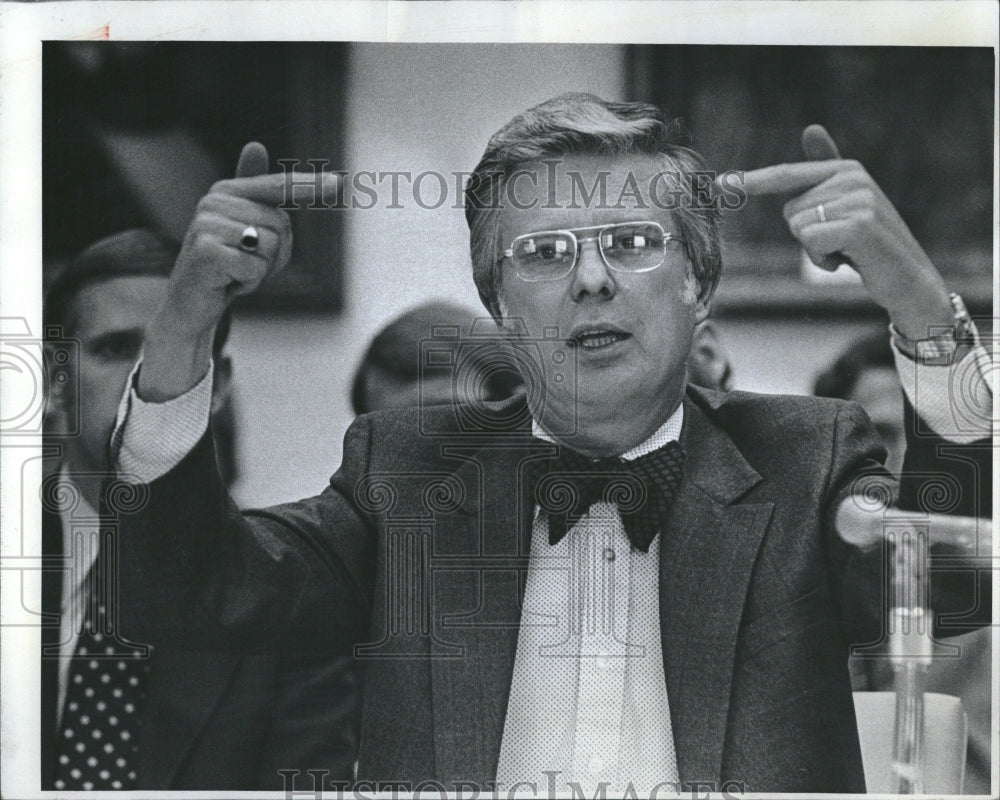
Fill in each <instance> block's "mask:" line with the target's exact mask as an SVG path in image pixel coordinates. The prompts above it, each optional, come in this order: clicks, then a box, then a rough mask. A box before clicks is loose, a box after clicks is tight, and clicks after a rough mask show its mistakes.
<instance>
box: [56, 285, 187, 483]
mask: <svg viewBox="0 0 1000 800" xmlns="http://www.w3.org/2000/svg"><path fill="white" fill-rule="evenodd" d="M166 290H167V279H166V278H165V277H158V276H129V277H121V278H109V279H107V280H102V281H98V282H96V283H91V284H89V285H87V286H84V287H83V288H82V289H81V290H80V291H79V292H78V293H77V294H76V296H75V298H74V300H73V305H72V309H71V310H70V311H71V314H70V318H71V320H72V323H73V324H72V326H71V327H72V332H71V334H70V335H71V337H73V338H76V339H78V340H79V342H80V362H79V367H78V369H79V375H78V376H77V377H78V383H79V390H80V395H79V397H78V398H76V399H75V404H76V406H77V407H78V408H79V414H80V434H79V436H77V437H75V438H74V439H73V440H72V441H71V442H70V443H69V444H68V448H67V458H68V461H69V463H70V466H71V468H72V469H76V470H96V471H99V470H104V469H106V468H107V465H106V463H105V459H106V452H107V446H108V441H109V440H110V438H111V431H112V429H113V427H114V423H115V415H116V414H117V411H118V403H119V401H120V400H121V397H122V392H123V390H124V388H125V382H126V380H127V379H128V375H129V372H131V370H132V367H133V366H135V362H136V359H137V358H138V356H139V352H140V350H141V348H142V338H143V334H144V332H145V329H146V325H147V324H148V323H149V321H150V320H151V319H152V318H153V315H154V313H155V312H156V311H157V309H158V308H159V306H160V304H161V302H162V301H163V298H164V296H165V294H166ZM75 383H76V381H72V380H71V381H70V385H74V384H75ZM66 401H67V402H70V403H72V402H74V399H73V398H66Z"/></svg>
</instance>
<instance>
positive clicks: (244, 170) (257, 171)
mask: <svg viewBox="0 0 1000 800" xmlns="http://www.w3.org/2000/svg"><path fill="white" fill-rule="evenodd" d="M267 168H268V158H267V148H266V147H264V145H262V144H261V143H260V142H248V143H247V144H245V145H243V150H242V151H241V152H240V160H239V162H238V163H237V165H236V177H237V178H256V177H257V176H258V175H266V174H267Z"/></svg>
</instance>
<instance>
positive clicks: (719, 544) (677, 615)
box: [660, 395, 772, 785]
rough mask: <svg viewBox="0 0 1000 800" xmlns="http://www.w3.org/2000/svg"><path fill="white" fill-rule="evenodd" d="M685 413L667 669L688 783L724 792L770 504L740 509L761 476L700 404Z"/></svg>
mask: <svg viewBox="0 0 1000 800" xmlns="http://www.w3.org/2000/svg"><path fill="white" fill-rule="evenodd" d="M696 397H697V395H696ZM684 413H685V418H684V431H683V433H682V435H681V442H682V444H683V445H684V449H685V452H686V454H687V461H686V466H685V476H684V482H683V485H682V487H681V490H680V492H679V494H678V497H677V500H676V502H675V505H674V508H673V510H672V512H671V515H670V519H669V522H668V525H667V528H666V531H665V532H664V536H663V540H662V542H661V544H660V626H661V637H662V644H663V663H664V670H665V672H666V680H667V693H668V698H669V701H670V715H671V722H672V725H673V733H674V742H675V748H676V752H677V767H678V772H679V774H680V778H681V782H682V784H683V783H685V782H688V781H715V782H716V785H718V782H719V781H720V780H721V769H722V755H723V745H724V743H725V734H726V720H727V716H728V712H729V696H730V689H731V684H732V677H733V664H734V656H735V650H736V637H737V633H738V631H739V623H740V619H741V617H742V613H743V606H744V602H745V599H746V593H747V586H748V584H749V580H750V573H751V570H752V568H753V564H754V561H755V559H756V554H757V549H758V547H759V545H760V541H761V538H762V536H763V533H764V530H765V528H766V527H767V523H768V521H769V520H770V516H771V512H772V504H770V503H763V504H746V503H744V504H735V501H736V500H738V499H739V498H740V497H741V496H742V495H743V494H745V493H746V492H747V491H748V490H749V489H750V488H751V487H752V486H754V485H755V484H756V483H758V482H759V481H760V476H759V475H758V474H757V472H756V471H755V470H754V469H753V468H752V467H751V466H750V465H749V464H748V463H747V461H746V459H744V458H743V456H742V454H741V453H740V452H739V450H737V448H736V446H735V444H734V443H733V441H732V440H731V439H730V438H729V437H728V436H727V435H726V434H725V433H723V432H722V431H721V430H720V429H719V428H718V427H716V426H715V425H714V424H713V422H712V421H711V419H710V417H709V415H708V414H707V413H706V412H705V411H703V410H702V409H701V408H700V407H699V406H698V405H697V404H696V403H695V402H692V401H691V400H690V399H685V408H684Z"/></svg>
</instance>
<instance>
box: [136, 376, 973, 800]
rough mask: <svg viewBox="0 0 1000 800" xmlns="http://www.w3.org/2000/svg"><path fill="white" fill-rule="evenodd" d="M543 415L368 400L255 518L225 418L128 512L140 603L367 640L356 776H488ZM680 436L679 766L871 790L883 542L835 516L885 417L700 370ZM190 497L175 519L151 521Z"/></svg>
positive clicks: (676, 527) (674, 540)
mask: <svg viewBox="0 0 1000 800" xmlns="http://www.w3.org/2000/svg"><path fill="white" fill-rule="evenodd" d="M511 420H514V424H508V423H510V421H511ZM529 425H530V421H529V420H528V419H527V417H526V414H525V413H524V406H523V400H520V401H518V400H515V401H513V402H512V403H509V404H507V405H503V406H498V407H494V408H492V410H491V411H489V412H488V413H486V412H484V413H480V414H478V415H461V414H459V412H456V411H455V410H454V409H451V408H447V407H440V408H436V409H424V410H423V411H418V410H416V409H409V410H400V411H393V412H384V413H379V414H374V415H368V416H364V417H361V418H359V419H358V420H357V421H356V422H355V424H354V425H352V427H351V429H350V430H349V431H348V433H347V436H346V439H345V444H344V457H343V462H342V465H341V468H340V470H339V471H338V472H337V473H336V474H335V475H334V476H333V478H332V479H331V483H330V486H329V487H328V488H327V489H326V491H324V492H323V493H322V494H320V495H318V496H317V497H314V498H311V499H308V500H303V501H301V502H298V503H293V504H288V505H284V506H279V507H276V508H273V509H269V510H266V511H263V512H256V513H251V514H247V515H246V516H245V517H242V518H241V517H240V515H239V514H238V512H237V511H236V510H235V508H233V507H232V506H228V507H227V504H226V499H225V494H224V491H223V489H222V486H221V484H220V483H219V482H218V481H217V480H214V479H212V477H211V475H212V472H213V462H212V452H211V443H210V441H209V440H208V437H206V439H205V440H204V441H203V442H202V443H201V444H200V445H199V446H198V447H197V448H196V449H195V450H194V451H193V452H192V453H191V454H190V455H189V456H188V457H187V458H186V459H185V461H184V462H183V463H182V464H180V465H179V466H178V467H177V468H176V469H175V470H173V471H172V472H171V473H170V474H168V475H166V476H164V477H163V478H161V479H159V480H157V481H155V482H154V483H153V484H151V485H150V487H149V488H150V493H151V494H150V502H149V504H148V505H147V506H146V507H145V508H144V509H143V510H142V511H140V512H138V513H136V514H135V515H132V516H128V517H126V518H125V519H124V520H123V528H124V529H123V533H124V538H123V543H124V548H125V551H124V558H125V561H126V567H125V576H126V584H127V586H126V592H127V593H133V592H135V591H136V590H137V589H138V588H139V587H141V586H148V585H149V584H150V583H154V584H155V585H156V586H157V590H156V591H155V592H149V591H148V590H147V591H146V592H145V597H146V598H147V600H154V601H157V602H147V603H146V604H144V606H143V609H142V610H143V612H144V616H143V617H142V619H137V620H135V621H134V624H136V625H137V626H139V628H140V629H141V630H142V631H143V633H144V634H147V635H150V636H153V637H162V638H163V639H166V640H169V639H170V638H171V637H172V636H176V635H179V634H180V633H181V632H182V631H181V629H179V628H178V626H177V624H176V621H175V620H174V619H172V612H173V611H174V610H175V609H176V608H177V607H178V605H179V604H183V606H184V608H186V609H187V611H186V613H187V614H191V615H197V617H196V619H197V621H198V624H197V627H199V628H200V629H201V630H202V631H203V632H204V633H205V634H206V635H210V636H212V637H213V638H215V639H216V640H217V641H218V640H223V639H226V640H228V641H229V642H230V643H231V644H232V645H233V646H236V645H238V644H240V643H246V642H247V641H249V640H250V639H254V640H255V641H257V642H259V643H265V644H266V643H270V645H271V646H282V647H287V646H290V645H291V644H292V643H294V644H295V645H296V646H305V645H306V644H307V643H309V642H317V641H323V642H325V643H327V644H329V643H331V642H341V643H345V642H346V643H352V642H353V643H366V644H365V646H363V647H362V648H361V649H360V650H359V655H360V656H361V657H362V660H363V662H364V664H365V667H366V676H365V685H364V700H363V714H362V729H361V741H360V751H359V762H360V763H359V775H358V777H359V778H361V779H367V778H370V779H377V780H382V781H389V780H393V781H411V782H412V783H413V784H416V783H418V782H420V781H422V780H428V779H433V780H437V781H440V782H443V783H446V784H449V783H451V782H454V781H460V780H467V781H475V782H478V783H480V784H485V783H488V782H489V781H492V780H493V779H494V777H495V770H496V766H497V760H498V757H499V752H500V742H501V736H502V732H503V723H504V716H505V713H506V710H507V698H508V694H509V689H510V682H511V674H512V669H513V663H514V656H515V652H516V645H517V635H518V622H519V617H520V602H521V598H522V596H523V583H524V582H523V579H524V568H525V567H526V564H527V553H528V546H527V545H528V537H529V536H530V521H531V512H532V507H533V503H532V500H531V498H530V497H529V496H528V494H527V492H526V490H525V486H524V483H523V481H522V480H521V477H522V474H523V466H524V464H525V462H526V461H527V460H528V459H530V458H536V457H539V456H540V455H543V454H547V453H549V452H550V449H549V448H548V447H547V446H540V445H537V444H532V443H531V442H530V440H529V437H528V435H527V434H528V431H529ZM681 441H682V443H683V445H684V447H685V450H686V452H687V463H686V467H685V470H686V471H685V477H684V482H683V486H682V488H681V490H680V492H679V495H678V498H677V501H676V503H675V505H674V507H673V509H672V511H671V513H670V515H669V518H668V519H666V520H664V526H663V529H662V534H661V535H662V537H663V539H662V544H661V549H660V559H661V561H660V622H661V634H662V646H663V660H664V670H665V674H666V683H667V690H668V695H669V698H670V710H671V718H672V719H671V722H672V725H673V733H674V738H675V743H676V752H677V762H678V769H679V773H680V776H681V780H682V782H683V783H685V784H690V783H693V782H699V781H705V782H710V783H712V784H713V785H714V786H715V787H717V788H719V789H725V788H726V787H727V785H728V786H729V787H730V788H736V787H737V786H739V787H741V788H745V789H747V790H749V791H764V792H777V791H821V792H827V793H829V792H857V791H863V790H864V777H863V772H862V766H861V758H860V752H859V745H858V738H857V732H856V725H855V719H854V711H853V704H852V700H851V694H850V683H849V679H848V673H847V664H846V662H847V652H848V645H849V643H850V642H852V641H855V642H871V641H876V640H878V639H879V638H880V637H881V636H882V634H883V624H882V621H883V619H884V603H883V591H882V589H883V581H882V574H883V570H882V553H881V549H880V548H872V549H869V550H857V549H854V548H851V547H849V546H848V545H846V544H845V543H844V542H843V541H842V540H841V539H840V538H839V537H838V536H837V535H836V533H835V532H834V528H833V522H832V520H833V514H834V512H835V511H836V508H837V506H838V504H839V502H840V500H841V499H842V498H843V497H845V496H846V494H847V493H848V492H850V490H851V488H852V484H853V483H854V481H856V480H857V479H859V477H861V476H864V475H866V474H867V473H869V472H871V471H872V470H873V469H874V471H875V473H877V474H878V475H880V476H882V475H884V472H881V471H879V468H878V467H877V463H876V462H878V461H880V460H881V459H882V458H883V457H884V450H883V449H882V447H881V445H880V444H879V443H878V440H877V438H876V435H875V433H874V431H873V429H872V428H871V425H870V422H869V421H868V419H867V417H866V416H865V415H864V413H863V412H862V411H861V410H860V407H858V406H856V405H853V404H846V403H839V402H836V401H827V400H819V399H813V398H788V397H765V396H757V395H750V394H745V393H732V394H730V395H719V394H713V393H703V392H701V391H696V390H691V391H690V392H689V395H688V397H687V398H686V399H685V422H684V430H683V433H682V436H681ZM879 480H885V478H881V477H880V478H879ZM172 515H175V516H176V517H177V519H176V523H175V527H176V531H177V535H178V537H180V538H177V539H175V538H174V537H164V536H162V535H159V536H158V535H155V534H154V531H156V530H157V529H162V525H163V524H164V521H165V519H167V518H169V517H170V516H172ZM227 526H228V527H227ZM222 530H227V531H228V532H227V534H226V535H225V536H218V535H213V534H214V533H216V532H219V531H222ZM202 564H212V565H219V564H227V565H228V571H223V570H219V569H217V568H215V567H213V569H212V570H211V571H206V570H201V569H199V565H202ZM968 577H969V576H968V574H967V573H959V572H953V573H948V572H945V571H942V570H938V571H936V572H935V573H934V581H935V583H934V594H933V595H932V600H933V602H934V604H935V608H937V609H941V610H945V609H952V610H954V609H960V610H964V609H967V608H970V607H972V606H974V605H975V603H976V598H975V596H974V593H973V592H972V590H971V589H970V588H969V586H968V582H965V583H963V580H962V579H963V578H968ZM988 609H989V602H988V601H987V602H986V604H985V606H980V607H978V609H977V610H978V611H979V612H980V613H979V617H980V618H981V617H982V616H983V614H984V613H985V614H988ZM980 621H981V620H980ZM187 631H188V633H190V626H189V627H188V628H187Z"/></svg>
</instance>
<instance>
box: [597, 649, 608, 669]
mask: <svg viewBox="0 0 1000 800" xmlns="http://www.w3.org/2000/svg"><path fill="white" fill-rule="evenodd" d="M610 666H611V659H610V658H608V654H607V653H601V654H600V655H598V656H597V668H598V669H599V670H606V669H607V668H608V667H610Z"/></svg>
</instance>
